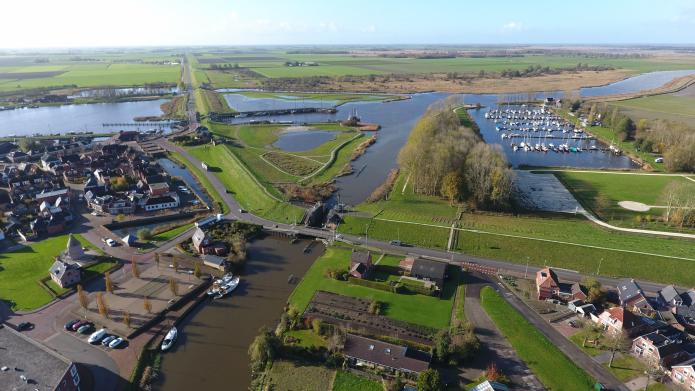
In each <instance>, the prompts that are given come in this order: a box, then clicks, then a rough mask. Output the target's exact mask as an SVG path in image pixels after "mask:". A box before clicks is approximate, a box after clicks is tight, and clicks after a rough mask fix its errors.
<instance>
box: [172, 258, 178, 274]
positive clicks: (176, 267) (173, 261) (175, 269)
mask: <svg viewBox="0 0 695 391" xmlns="http://www.w3.org/2000/svg"><path fill="white" fill-rule="evenodd" d="M171 265H172V266H173V267H174V271H175V272H177V273H178V272H179V260H178V259H176V257H174V258H173V259H172V260H171Z"/></svg>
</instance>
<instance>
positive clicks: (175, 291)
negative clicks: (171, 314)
mask: <svg viewBox="0 0 695 391" xmlns="http://www.w3.org/2000/svg"><path fill="white" fill-rule="evenodd" d="M169 290H170V291H171V294H172V295H174V296H178V295H179V283H178V281H177V280H176V279H175V278H169Z"/></svg>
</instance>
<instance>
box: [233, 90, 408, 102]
mask: <svg viewBox="0 0 695 391" xmlns="http://www.w3.org/2000/svg"><path fill="white" fill-rule="evenodd" d="M237 94H240V95H244V96H247V97H250V98H273V99H282V100H286V101H288V102H292V101H295V100H313V101H335V102H336V105H341V104H344V103H347V102H373V101H383V100H391V99H402V98H403V96H402V95H380V94H350V93H331V92H326V93H310V92H292V93H282V92H266V91H244V92H238V93H237Z"/></svg>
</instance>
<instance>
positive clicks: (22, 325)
mask: <svg viewBox="0 0 695 391" xmlns="http://www.w3.org/2000/svg"><path fill="white" fill-rule="evenodd" d="M33 328H34V324H33V323H31V322H22V323H20V324H18V325H17V331H25V330H31V329H33Z"/></svg>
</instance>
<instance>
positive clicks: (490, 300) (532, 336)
mask: <svg viewBox="0 0 695 391" xmlns="http://www.w3.org/2000/svg"><path fill="white" fill-rule="evenodd" d="M480 302H481V305H482V306H483V308H484V309H485V312H487V314H488V315H489V316H490V318H491V319H492V321H493V322H495V325H496V326H497V328H498V329H499V330H500V331H501V332H502V334H504V336H505V337H506V338H507V340H508V341H509V343H510V344H511V345H512V347H514V350H515V351H516V353H517V354H518V355H519V357H520V358H521V359H522V360H523V361H524V362H525V363H526V365H528V366H529V368H530V369H531V370H532V371H533V373H534V374H535V375H536V377H537V378H538V380H540V381H541V383H543V385H544V386H545V387H546V388H547V389H548V390H551V391H552V390H557V391H572V390H577V391H586V390H589V389H591V387H592V385H593V384H594V381H593V380H592V379H591V377H589V375H588V374H587V373H586V372H584V371H583V370H582V369H581V368H579V367H578V366H577V365H575V364H574V363H573V362H572V361H571V360H570V359H569V358H567V356H565V355H564V354H563V353H562V352H561V351H560V350H559V349H558V348H557V347H556V346H555V345H553V344H552V342H550V341H549V340H548V338H546V337H545V336H544V335H543V334H541V332H540V331H538V330H537V329H536V328H535V327H534V326H533V325H532V324H531V323H529V322H528V321H527V320H526V319H524V317H523V316H521V314H519V313H518V312H517V311H516V310H515V309H514V308H513V307H512V306H511V305H509V304H508V303H507V302H506V301H505V300H504V299H503V298H502V297H501V296H500V295H499V294H498V293H497V292H495V290H494V289H492V288H490V287H484V288H483V290H482V291H481V292H480Z"/></svg>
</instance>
